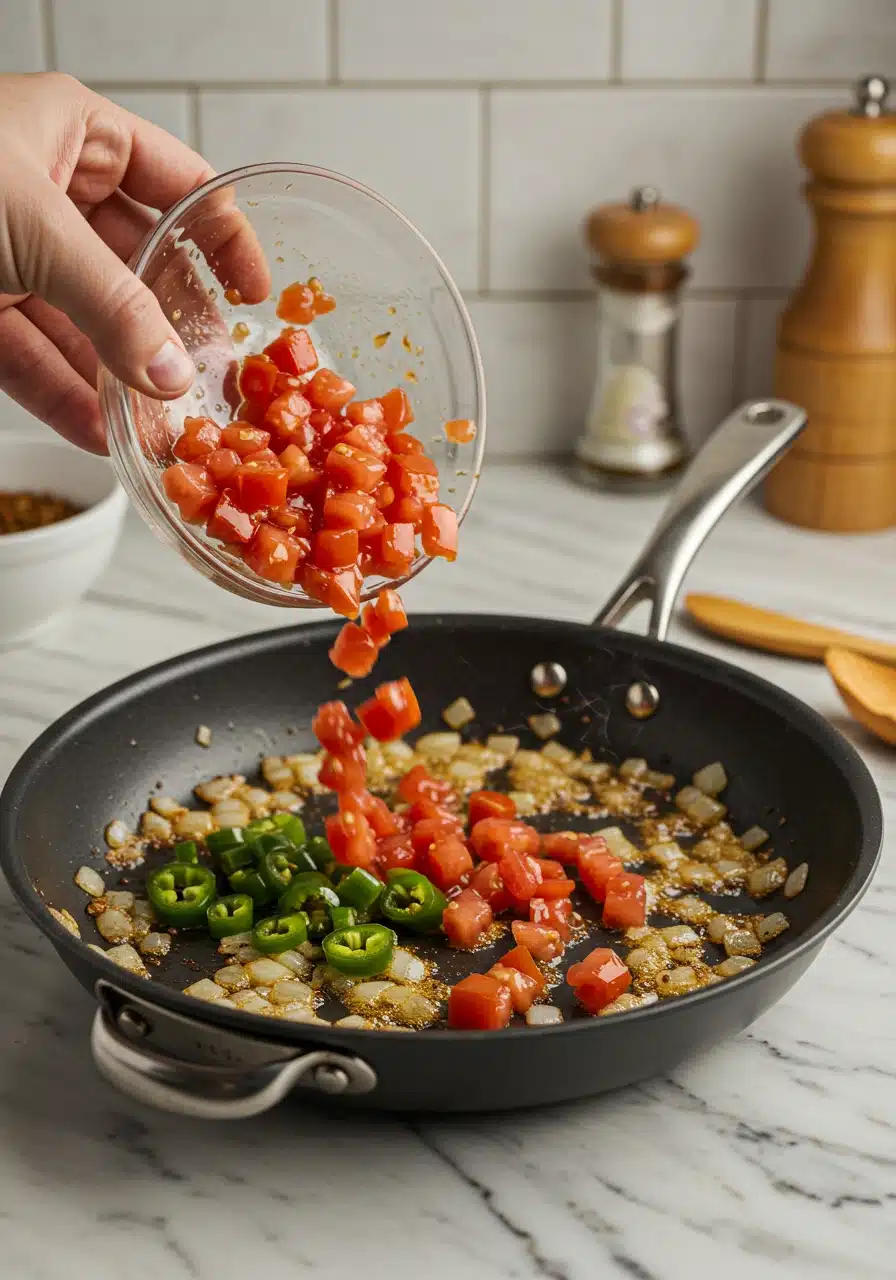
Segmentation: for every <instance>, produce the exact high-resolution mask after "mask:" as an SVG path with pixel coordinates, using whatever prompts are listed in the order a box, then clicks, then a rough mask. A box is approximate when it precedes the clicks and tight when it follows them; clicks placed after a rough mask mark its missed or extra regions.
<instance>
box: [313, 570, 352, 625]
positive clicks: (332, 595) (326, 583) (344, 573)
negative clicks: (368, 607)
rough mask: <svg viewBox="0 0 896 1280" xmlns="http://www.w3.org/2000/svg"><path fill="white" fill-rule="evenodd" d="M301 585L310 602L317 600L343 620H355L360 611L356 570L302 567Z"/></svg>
mask: <svg viewBox="0 0 896 1280" xmlns="http://www.w3.org/2000/svg"><path fill="white" fill-rule="evenodd" d="M300 581H301V584H302V587H303V588H304V590H305V592H306V594H307V595H309V596H310V597H311V599H312V600H319V601H320V603H321V604H325V605H326V606H327V607H328V608H329V609H332V610H333V612H334V613H339V614H341V615H342V616H343V617H344V618H357V616H358V613H359V612H360V609H361V574H360V572H359V571H358V569H356V568H354V567H352V568H351V569H321V568H320V567H319V566H318V565H316V564H306V565H303V567H302V574H301V579H300Z"/></svg>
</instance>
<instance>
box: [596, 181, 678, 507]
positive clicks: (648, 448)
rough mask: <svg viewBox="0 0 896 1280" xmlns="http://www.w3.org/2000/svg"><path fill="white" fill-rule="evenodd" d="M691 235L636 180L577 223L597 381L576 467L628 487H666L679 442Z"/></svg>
mask: <svg viewBox="0 0 896 1280" xmlns="http://www.w3.org/2000/svg"><path fill="white" fill-rule="evenodd" d="M699 236H700V228H699V224H698V222H697V220H696V219H695V218H694V217H693V215H692V214H690V213H688V212H687V210H686V209H681V208H679V207H678V206H676V205H672V204H663V203H662V202H661V200H660V194H659V192H658V191H657V190H656V189H655V188H654V187H638V188H637V189H636V190H635V191H634V192H633V193H632V196H631V199H630V200H629V202H628V203H627V204H607V205H599V206H598V207H597V208H596V209H593V210H592V212H591V213H590V215H589V216H588V219H587V222H586V224H585V237H586V240H587V242H588V246H589V248H590V249H591V250H592V252H593V253H594V255H595V258H596V262H595V265H594V267H593V273H594V277H595V279H596V280H597V282H598V285H599V286H600V288H599V294H598V296H599V328H598V345H597V380H596V385H595V388H594V394H593V396H592V399H591V405H590V408H589V410H588V416H587V418H586V421H585V432H584V434H583V435H582V438H581V439H580V440H579V443H578V445H577V446H576V470H577V474H578V476H579V477H580V479H582V480H583V481H584V482H585V483H587V484H590V485H594V486H597V487H599V488H604V489H613V490H619V491H622V492H627V493H642V492H646V493H649V492H655V491H657V490H659V489H662V488H665V487H666V486H667V485H668V484H669V483H671V481H672V480H673V479H674V477H675V475H676V473H677V472H678V471H679V470H680V469H681V467H682V466H683V465H684V464H685V462H686V461H687V457H688V446H687V442H686V439H685V435H684V432H683V430H682V425H681V419H680V416H679V408H678V394H677V376H678V370H677V364H678V361H677V348H678V319H679V312H680V294H681V288H682V285H683V284H684V281H685V280H686V279H687V277H688V275H689V274H690V272H689V269H688V267H687V266H686V265H685V262H684V261H683V260H684V258H685V257H686V256H687V255H688V254H689V253H691V251H692V250H693V249H694V247H695V246H696V244H697V241H698V239H699Z"/></svg>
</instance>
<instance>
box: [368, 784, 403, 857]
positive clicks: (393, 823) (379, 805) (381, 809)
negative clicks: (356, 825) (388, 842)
mask: <svg viewBox="0 0 896 1280" xmlns="http://www.w3.org/2000/svg"><path fill="white" fill-rule="evenodd" d="M361 811H362V813H363V814H364V817H365V818H366V819H367V821H368V822H369V823H370V828H371V830H372V831H373V834H374V835H375V836H376V838H377V848H379V841H380V840H384V839H386V838H387V837H389V836H394V835H398V834H399V825H398V819H397V818H396V816H395V814H394V813H393V812H392V810H391V809H390V808H389V806H388V805H387V804H386V802H385V800H383V798H382V797H381V796H374V795H371V794H370V792H369V791H366V790H365V791H364V793H363V804H362V810H361ZM402 834H403V835H404V836H405V838H407V837H406V833H402Z"/></svg>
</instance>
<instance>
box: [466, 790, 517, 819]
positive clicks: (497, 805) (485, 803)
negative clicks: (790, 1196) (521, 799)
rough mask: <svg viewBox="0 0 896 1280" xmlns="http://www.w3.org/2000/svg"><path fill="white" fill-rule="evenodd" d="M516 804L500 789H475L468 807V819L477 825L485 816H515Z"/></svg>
mask: <svg viewBox="0 0 896 1280" xmlns="http://www.w3.org/2000/svg"><path fill="white" fill-rule="evenodd" d="M515 816H516V805H515V804H514V803H513V801H512V800H511V798H510V796H508V795H504V794H503V793H502V792H500V791H473V792H472V793H471V795H470V803H469V807H468V809H467V821H468V822H469V824H470V827H471V828H472V827H475V826H476V823H477V822H481V821H482V819H483V818H513V817H515Z"/></svg>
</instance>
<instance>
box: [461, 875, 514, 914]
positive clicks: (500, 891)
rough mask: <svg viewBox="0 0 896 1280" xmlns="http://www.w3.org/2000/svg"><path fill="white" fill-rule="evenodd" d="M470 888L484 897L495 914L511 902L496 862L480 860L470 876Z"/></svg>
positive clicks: (499, 912) (504, 909)
mask: <svg viewBox="0 0 896 1280" xmlns="http://www.w3.org/2000/svg"><path fill="white" fill-rule="evenodd" d="M470 888H471V889H475V890H476V892H477V893H478V894H479V896H480V897H481V898H484V899H485V901H486V902H487V903H488V905H489V906H490V907H491V909H492V911H493V912H494V913H495V915H496V916H497V915H500V914H501V912H502V911H506V910H507V908H508V907H509V906H511V904H512V899H511V896H510V894H509V893H508V892H507V889H506V888H505V885H504V881H503V880H502V879H501V873H500V871H499V870H498V864H497V862H481V863H480V864H479V866H478V867H477V868H476V870H475V871H474V872H473V874H472V876H471V877H470Z"/></svg>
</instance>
